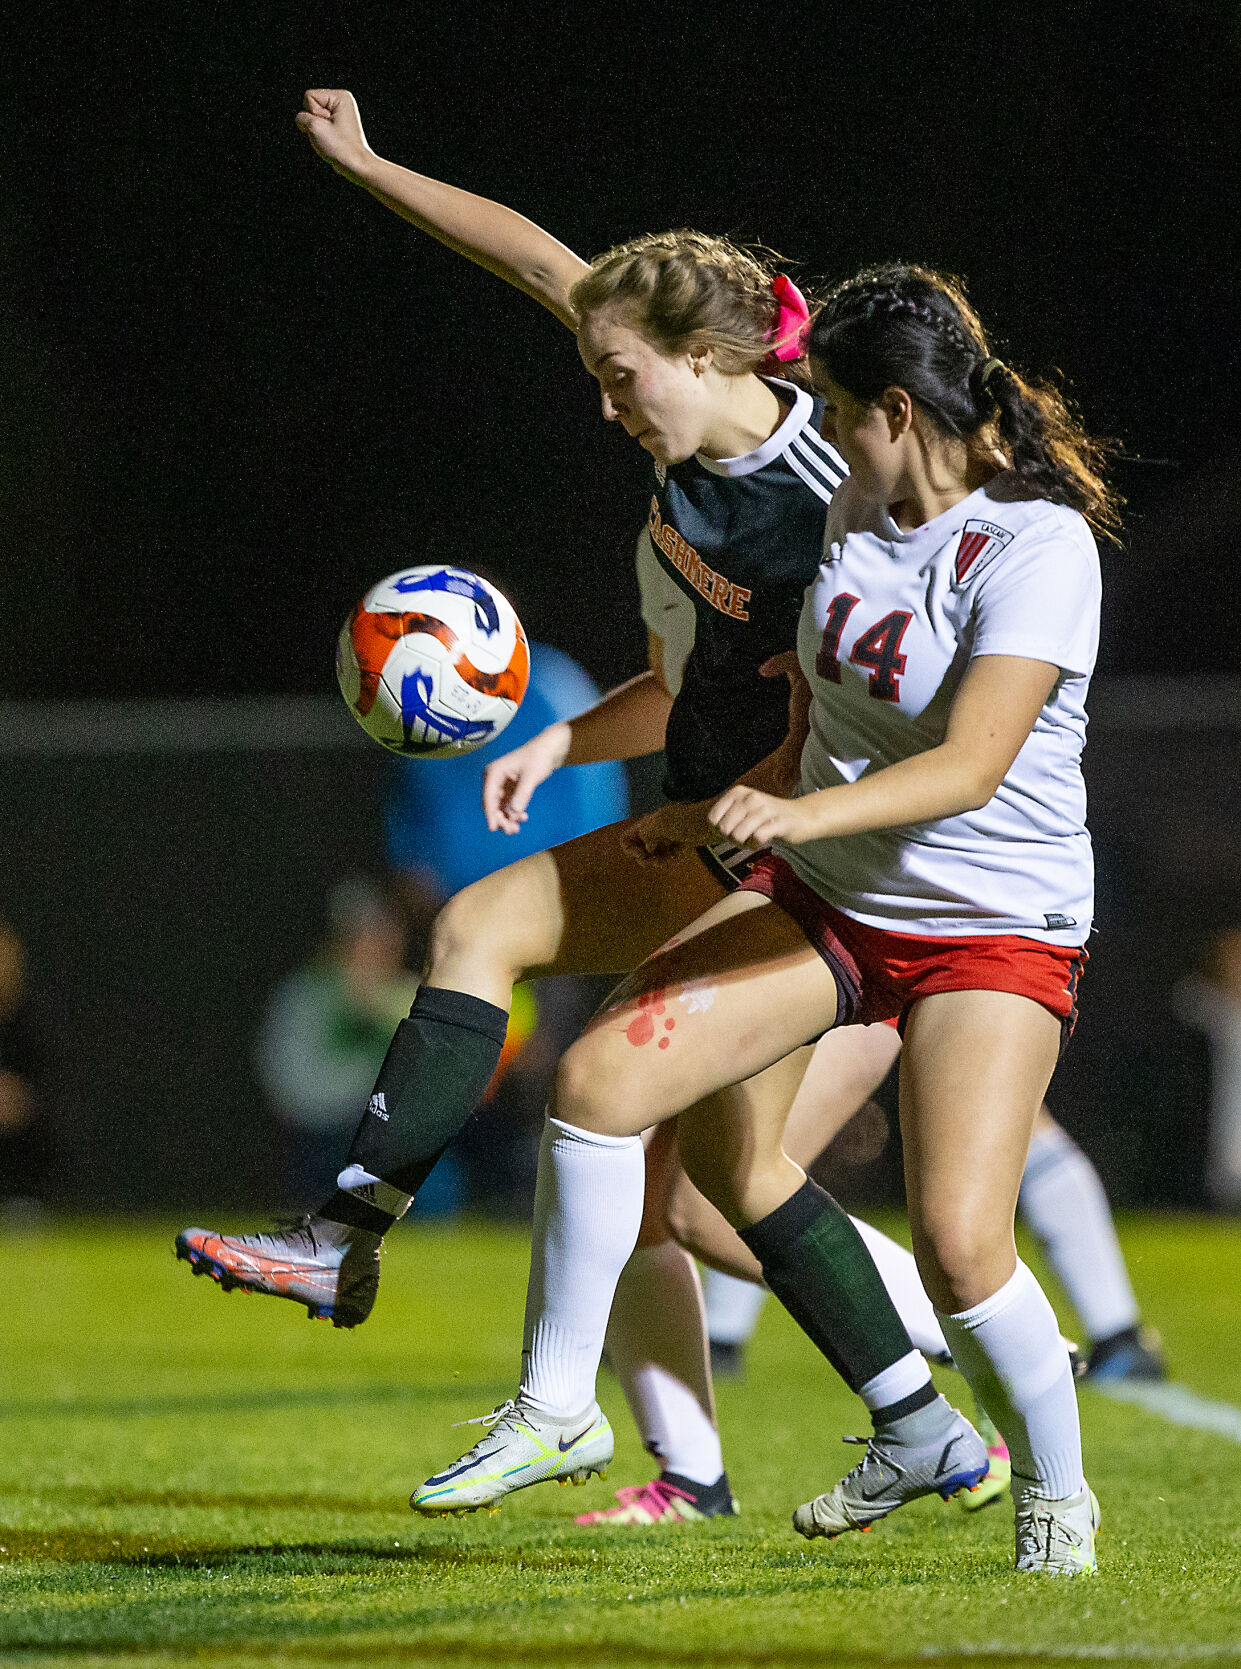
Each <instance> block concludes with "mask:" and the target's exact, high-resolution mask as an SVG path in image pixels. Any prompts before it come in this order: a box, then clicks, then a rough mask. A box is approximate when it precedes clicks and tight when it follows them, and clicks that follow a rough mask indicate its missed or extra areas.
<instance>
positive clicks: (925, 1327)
mask: <svg viewBox="0 0 1241 1669" xmlns="http://www.w3.org/2000/svg"><path fill="white" fill-rule="evenodd" d="M852 1222H853V1226H854V1228H855V1229H856V1230H857V1231H858V1233H859V1234H860V1235H861V1237H862V1239H863V1240H864V1241H865V1242H866V1250H867V1251H868V1252H869V1253H870V1255H871V1257H872V1258H874V1260H875V1268H876V1269H877V1270H878V1271H879V1274H880V1276H881V1278H882V1280H883V1284H884V1286H885V1287H887V1289H888V1297H889V1298H890V1299H891V1300H892V1302H893V1304H894V1305H895V1306H896V1313H897V1315H898V1316H900V1318H901V1320H902V1321H903V1322H904V1323H905V1331H906V1332H907V1333H908V1334H909V1338H910V1342H911V1343H912V1344H913V1345H914V1347H915V1348H916V1349H918V1350H920V1351H922V1352H923V1354H924V1355H926V1356H946V1355H947V1353H948V1343H947V1340H946V1339H945V1338H944V1334H943V1329H942V1328H941V1327H940V1325H939V1321H938V1320H937V1318H936V1315H935V1306H934V1304H932V1303H931V1300H930V1299H929V1298H928V1297H927V1295H926V1289H925V1288H924V1287H923V1285H922V1277H921V1275H919V1273H918V1265H917V1264H916V1263H915V1262H914V1255H913V1253H912V1252H907V1251H906V1250H905V1248H904V1247H903V1246H900V1245H898V1244H897V1242H896V1241H895V1240H891V1239H889V1237H888V1236H887V1235H886V1234H884V1233H883V1232H882V1231H881V1230H879V1229H877V1228H874V1227H873V1226H872V1225H871V1224H870V1223H864V1222H863V1221H862V1220H861V1218H860V1217H854V1218H853V1219H852Z"/></svg>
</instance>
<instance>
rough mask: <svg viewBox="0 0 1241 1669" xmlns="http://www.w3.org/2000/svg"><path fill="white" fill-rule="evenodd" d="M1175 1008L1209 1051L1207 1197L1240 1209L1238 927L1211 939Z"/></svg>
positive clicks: (1180, 991)
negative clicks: (1196, 1031)
mask: <svg viewBox="0 0 1241 1669" xmlns="http://www.w3.org/2000/svg"><path fill="white" fill-rule="evenodd" d="M1176 1006H1177V1010H1178V1013H1179V1015H1180V1018H1181V1019H1182V1020H1184V1021H1185V1022H1186V1023H1187V1024H1189V1025H1191V1026H1193V1027H1194V1028H1195V1029H1196V1030H1198V1031H1200V1032H1202V1033H1203V1034H1204V1036H1205V1037H1206V1039H1207V1043H1208V1045H1209V1048H1210V1056H1211V1096H1210V1134H1209V1139H1208V1149H1207V1168H1206V1178H1205V1181H1206V1191H1207V1197H1208V1198H1209V1199H1210V1200H1212V1201H1213V1202H1214V1203H1215V1204H1216V1205H1218V1206H1222V1207H1224V1208H1225V1209H1227V1210H1232V1211H1236V1210H1241V927H1225V928H1223V929H1222V930H1221V931H1220V932H1218V933H1216V934H1215V935H1214V937H1213V938H1212V939H1210V941H1209V942H1208V944H1207V948H1206V953H1205V955H1204V957H1203V960H1202V972H1201V973H1200V974H1198V975H1195V976H1194V977H1192V978H1190V979H1187V980H1184V981H1183V982H1182V983H1181V985H1180V986H1178V988H1177V993H1176Z"/></svg>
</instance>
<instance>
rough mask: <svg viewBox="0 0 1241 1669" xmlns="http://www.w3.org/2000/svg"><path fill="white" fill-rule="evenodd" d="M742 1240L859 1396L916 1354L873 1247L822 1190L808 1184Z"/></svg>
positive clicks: (804, 1328)
mask: <svg viewBox="0 0 1241 1669" xmlns="http://www.w3.org/2000/svg"><path fill="white" fill-rule="evenodd" d="M741 1238H742V1240H744V1241H745V1243H746V1245H747V1246H748V1247H749V1248H750V1250H751V1251H752V1252H753V1253H754V1255H755V1257H756V1258H757V1259H758V1261H759V1262H760V1263H761V1264H762V1266H763V1279H764V1280H765V1281H766V1282H767V1285H768V1286H769V1287H770V1288H771V1290H772V1291H773V1292H774V1293H775V1295H776V1297H777V1298H778V1299H779V1300H780V1302H781V1303H782V1304H783V1305H784V1307H785V1309H786V1310H787V1311H788V1312H789V1314H790V1315H791V1316H792V1318H793V1320H794V1321H795V1322H796V1323H797V1325H798V1326H799V1327H800V1328H801V1330H802V1332H803V1333H805V1334H806V1336H807V1338H808V1339H809V1340H810V1341H811V1343H812V1344H814V1345H816V1346H817V1347H818V1349H819V1350H821V1351H822V1352H823V1354H824V1356H826V1357H827V1359H828V1361H829V1362H830V1363H831V1364H832V1366H833V1367H834V1368H835V1370H836V1372H837V1373H838V1374H839V1375H840V1377H841V1378H842V1379H843V1380H844V1382H845V1384H846V1385H847V1386H848V1387H849V1389H850V1390H851V1391H858V1390H860V1389H861V1388H862V1386H863V1385H865V1384H866V1382H867V1381H868V1380H871V1379H873V1378H874V1377H875V1375H876V1374H877V1373H882V1372H883V1370H884V1368H890V1367H891V1366H892V1364H893V1363H894V1362H899V1361H900V1359H901V1357H902V1356H907V1355H908V1354H909V1352H910V1351H911V1350H912V1349H913V1345H912V1343H911V1342H910V1338H909V1334H908V1333H907V1332H906V1331H905V1324H904V1322H902V1320H901V1318H900V1316H899V1315H897V1313H896V1309H895V1306H894V1305H893V1303H892V1300H891V1299H890V1298H889V1297H888V1291H887V1288H886V1287H885V1286H884V1284H883V1281H882V1279H881V1278H880V1274H879V1271H878V1270H877V1269H876V1268H875V1263H874V1259H873V1258H872V1257H871V1255H870V1253H869V1252H868V1251H867V1250H866V1243H865V1241H864V1240H863V1239H862V1237H861V1235H860V1234H859V1233H858V1231H857V1230H856V1229H855V1228H854V1226H853V1224H852V1223H851V1222H850V1221H849V1219H848V1217H847V1216H846V1215H845V1213H844V1212H843V1211H842V1210H841V1209H840V1207H839V1206H838V1205H837V1204H836V1201H835V1200H834V1199H833V1198H832V1196H831V1195H830V1194H829V1193H826V1192H825V1191H824V1189H822V1188H820V1187H819V1185H818V1183H817V1182H811V1181H809V1180H807V1181H806V1182H804V1183H803V1184H802V1186H801V1187H800V1188H799V1189H798V1190H797V1192H796V1193H795V1194H794V1195H793V1196H792V1198H791V1199H787V1200H785V1202H784V1204H783V1205H780V1206H777V1207H776V1209H775V1210H774V1211H773V1212H771V1213H769V1215H768V1216H766V1217H761V1218H760V1219H759V1221H758V1222H757V1223H751V1224H750V1226H749V1228H745V1229H742V1230H741Z"/></svg>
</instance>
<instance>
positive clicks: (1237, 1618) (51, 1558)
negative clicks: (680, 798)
mask: <svg viewBox="0 0 1241 1669" xmlns="http://www.w3.org/2000/svg"><path fill="white" fill-rule="evenodd" d="M1125 1240H1126V1245H1127V1248H1128V1250H1129V1253H1130V1256H1131V1258H1132V1260H1133V1266H1134V1272H1135V1276H1136V1280H1137V1283H1138V1285H1139V1287H1140V1290H1141V1294H1142V1297H1143V1300H1144V1303H1145V1306H1146V1309H1147V1312H1148V1315H1149V1318H1150V1319H1151V1320H1152V1321H1154V1322H1155V1323H1157V1325H1159V1326H1160V1327H1161V1329H1162V1330H1163V1333H1164V1336H1165V1339H1166V1341H1167V1345H1168V1350H1169V1353H1170V1355H1171V1358H1172V1361H1173V1364H1174V1366H1175V1369H1176V1374H1177V1377H1178V1378H1179V1379H1182V1380H1184V1381H1185V1382H1187V1383H1188V1384H1190V1385H1192V1386H1194V1387H1195V1388H1196V1389H1197V1390H1199V1391H1201V1392H1203V1393H1205V1394H1208V1395H1212V1396H1216V1397H1221V1398H1227V1399H1230V1400H1233V1401H1237V1402H1241V1235H1239V1234H1238V1231H1237V1230H1236V1228H1235V1227H1229V1226H1228V1225H1224V1224H1210V1223H1199V1222H1194V1221H1188V1220H1175V1219H1162V1220H1159V1219H1141V1220H1134V1221H1131V1222H1130V1223H1128V1224H1127V1225H1126V1228H1125ZM170 1247H171V1232H170V1231H167V1230H165V1229H163V1228H160V1229H155V1228H152V1227H150V1226H147V1225H137V1226H98V1225H94V1224H78V1225H64V1226H60V1227H58V1228H56V1229H55V1230H53V1231H52V1232H49V1233H48V1234H46V1235H45V1236H43V1237H42V1238H25V1239H22V1238H15V1237H13V1236H12V1235H5V1236H0V1269H2V1271H3V1276H4V1282H5V1304H4V1319H3V1322H0V1363H2V1371H3V1379H2V1381H0V1664H5V1665H7V1664H16V1663H40V1664H49V1663H72V1664H74V1665H75V1666H77V1669H88V1666H90V1665H93V1664H105V1663H107V1664H113V1663H118V1662H120V1663H124V1664H126V1665H128V1666H132V1669H141V1666H143V1665H147V1664H150V1665H155V1664H159V1665H170V1664H184V1663H199V1662H202V1663H208V1664H217V1665H230V1666H231V1665H237V1666H242V1665H250V1664H254V1665H256V1666H257V1665H259V1664H262V1665H264V1666H267V1669H273V1666H274V1669H281V1666H284V1665H307V1664H330V1665H388V1664H402V1663H426V1664H432V1663H447V1664H461V1665H466V1664H474V1663H480V1664H482V1663H487V1664H492V1665H497V1666H511V1665H520V1666H526V1665H530V1666H538V1669H558V1666H562V1665H564V1666H568V1665H577V1664H583V1665H608V1664H613V1663H616V1664H622V1663H624V1664H668V1665H685V1666H688V1665H691V1664H698V1663H702V1662H708V1663H721V1664H728V1665H741V1666H746V1665H754V1666H756V1669H758V1666H761V1669H779V1666H785V1665H787V1666H790V1669H803V1666H804V1669H809V1666H811V1665H817V1664H832V1665H836V1664H842V1665H848V1664H859V1665H866V1664H883V1665H893V1664H903V1663H923V1662H926V1661H928V1660H929V1661H938V1662H945V1661H946V1662H951V1661H953V1659H954V1658H962V1659H966V1660H968V1661H970V1662H971V1663H976V1664H978V1663H984V1664H985V1663H988V1662H995V1663H1005V1664H1012V1663H1014V1662H1018V1663H1019V1662H1023V1661H1029V1662H1032V1663H1040V1664H1046V1663H1055V1662H1058V1661H1069V1662H1078V1661H1082V1660H1083V1659H1084V1660H1086V1661H1092V1660H1095V1659H1099V1660H1102V1661H1106V1662H1109V1663H1127V1662H1141V1663H1152V1662H1156V1663H1158V1662H1181V1661H1202V1662H1210V1663H1222V1662H1241V1445H1237V1444H1234V1443H1229V1442H1226V1441H1223V1440H1221V1439H1219V1438H1216V1437H1211V1436H1208V1435H1206V1434H1204V1433H1200V1432H1194V1431H1185V1430H1178V1429H1176V1428H1174V1427H1172V1426H1170V1425H1168V1424H1166V1423H1165V1422H1163V1421H1161V1420H1159V1419H1157V1418H1155V1417H1154V1416H1152V1415H1148V1414H1145V1413H1142V1412H1140V1411H1139V1410H1137V1409H1134V1408H1129V1407H1123V1406H1119V1405H1116V1404H1113V1403H1109V1402H1106V1401H1105V1400H1103V1399H1102V1398H1101V1397H1099V1396H1098V1395H1096V1394H1093V1393H1090V1392H1086V1393H1085V1394H1084V1395H1083V1399H1082V1407H1083V1418H1084V1423H1085V1431H1086V1440H1087V1461H1088V1466H1089V1471H1090V1476H1091V1479H1092V1482H1093V1483H1094V1485H1095V1488H1096V1490H1097V1492H1098V1494H1099V1495H1100V1497H1101V1498H1102V1502H1103V1508H1104V1513H1105V1533H1104V1535H1103V1536H1102V1538H1101V1546H1100V1565H1101V1569H1100V1572H1099V1574H1098V1576H1097V1577H1094V1578H1086V1579H1079V1580H1078V1581H1075V1582H1047V1581H1040V1580H1033V1579H1028V1578H1027V1579H1023V1580H1018V1579H1017V1578H1016V1577H1015V1576H1014V1574H1013V1573H1012V1571H1011V1569H1010V1564H1011V1559H1012V1519H1011V1510H1010V1508H1009V1507H1008V1506H1007V1505H1004V1506H1000V1507H995V1508H991V1509H988V1510H987V1511H986V1512H984V1513H982V1514H981V1515H979V1516H978V1517H977V1518H971V1517H967V1516H966V1515H965V1514H963V1513H962V1512H960V1510H959V1509H957V1508H952V1507H944V1506H941V1505H940V1504H939V1503H938V1502H932V1503H927V1502H922V1503H918V1504H917V1505H916V1506H914V1507H911V1508H908V1509H906V1510H905V1511H904V1512H903V1513H900V1514H898V1515H896V1516H895V1517H894V1518H893V1519H892V1520H891V1521H889V1523H887V1524H885V1525H883V1526H882V1527H880V1529H879V1530H878V1531H877V1532H876V1533H875V1534H873V1535H869V1536H865V1537H857V1536H855V1537H851V1538H845V1539H843V1540H841V1541H838V1542H836V1543H833V1544H830V1545H829V1544H826V1543H823V1542H818V1543H814V1544H808V1543H806V1542H803V1541H801V1540H800V1539H799V1538H798V1537H796V1536H795V1535H793V1533H792V1532H791V1530H790V1527H789V1513H790V1510H791V1508H792V1507H793V1506H795V1505H796V1504H797V1502H799V1501H801V1500H803V1499H805V1498H806V1497H807V1496H809V1495H811V1494H813V1493H815V1492H816V1491H818V1490H819V1489H822V1488H823V1487H824V1486H825V1485H826V1484H827V1483H829V1482H830V1481H832V1480H834V1479H835V1478H836V1477H837V1476H839V1475H840V1472H841V1471H842V1470H844V1469H845V1467H846V1466H848V1465H851V1464H852V1463H853V1461H854V1459H855V1458H856V1454H855V1452H853V1451H850V1450H846V1449H844V1448H842V1447H841V1446H840V1443H839V1438H840V1436H841V1435H842V1434H843V1433H844V1432H847V1431H851V1430H857V1429H858V1428H859V1414H858V1411H857V1408H856V1405H855V1404H854V1403H853V1402H852V1401H851V1399H850V1398H849V1397H848V1396H847V1394H846V1393H845V1392H844V1391H843V1390H842V1389H841V1388H840V1387H839V1386H838V1385H837V1384H835V1383H834V1382H833V1380H832V1378H831V1376H830V1374H829V1373H828V1372H827V1371H826V1370H825V1369H824V1368H823V1366H822V1365H821V1364H820V1363H819V1362H818V1360H817V1359H816V1358H815V1356H814V1355H813V1353H812V1352H811V1351H810V1349H809V1347H808V1346H807V1345H806V1344H805V1342H804V1341H803V1340H802V1338H801V1336H800V1335H799V1334H798V1333H797V1332H796V1330H795V1329H794V1328H793V1327H792V1325H791V1324H790V1323H788V1322H787V1320H786V1318H785V1317H784V1316H783V1314H781V1313H780V1312H778V1311H777V1310H776V1309H775V1307H774V1306H769V1308H768V1311H767V1313H766V1314H765V1316H764V1319H763V1323H762V1326H761V1328H760V1332H759V1335H758V1338H757V1340H756V1342H755V1345H754V1347H753V1351H752V1355H751V1363H750V1373H749V1377H748V1379H747V1381H746V1382H745V1383H744V1384H729V1385H725V1386H723V1387H722V1388H721V1392H720V1414H721V1421H722V1425H723V1430H724V1436H725V1447H726V1452H727V1455H728V1458H729V1462H730V1471H731V1475H732V1478H733V1483H734V1487H735V1489H736V1491H737V1494H738V1495H739V1497H740V1499H741V1502H742V1505H743V1508H744V1512H743V1516H742V1517H741V1518H739V1519H736V1520H733V1521H729V1522H727V1523H722V1524H721V1523H713V1524H710V1525H703V1526H697V1527H681V1528H678V1529H674V1530H670V1531H664V1532H659V1533H644V1532H635V1531H610V1532H602V1531H584V1530H578V1529H576V1528H575V1527H574V1526H573V1525H572V1523H571V1522H569V1515H570V1514H571V1513H572V1512H573V1511H583V1510H585V1509H586V1508H588V1507H591V1506H599V1505H603V1504H604V1503H605V1502H606V1500H607V1499H608V1492H609V1490H610V1488H612V1487H614V1486H615V1485H617V1484H622V1483H625V1482H630V1481H634V1480H637V1479H640V1478H642V1477H644V1476H646V1475H648V1467H647V1464H646V1462H645V1460H644V1457H643V1456H642V1454H641V1452H640V1450H639V1448H638V1444H637V1442H636V1439H635V1438H634V1436H633V1434H632V1431H631V1429H630V1426H629V1424H628V1421H627V1419H626V1418H625V1413H624V1408H623V1404H622V1401H621V1398H620V1396H619V1393H618V1391H617V1389H616V1386H615V1384H614V1383H613V1382H611V1381H610V1380H607V1379H606V1377H605V1379H604V1381H603V1385H602V1395H603V1398H604V1401H605V1403H606V1405H607V1406H608V1408H609V1410H610V1412H611V1413H612V1415H613V1422H614V1424H615V1425H616V1426H617V1429H618V1439H619V1443H618V1451H617V1460H616V1464H615V1467H614V1469H613V1471H612V1474H611V1476H610V1478H609V1480H608V1484H607V1485H603V1484H600V1483H599V1482H598V1481H594V1482H592V1483H591V1484H590V1486H588V1487H587V1488H585V1489H581V1490H560V1489H557V1488H555V1487H554V1486H551V1487H548V1486H544V1487H542V1488H537V1489H533V1490H529V1491H527V1492H525V1493H524V1494H520V1495H517V1496H515V1497H514V1498H512V1499H511V1500H510V1501H509V1502H507V1503H506V1505H505V1507H504V1510H503V1512H502V1513H501V1515H500V1516H499V1517H497V1518H489V1517H485V1516H484V1517H477V1518H466V1519H448V1520H442V1521H430V1522H425V1521H421V1520H416V1519H414V1518H413V1516H412V1515H411V1514H410V1512H409V1511H408V1508H407V1507H406V1505H405V1502H406V1499H407V1497H408V1495H409V1491H410V1489H411V1487H412V1486H413V1485H414V1484H416V1483H418V1482H419V1481H420V1480H421V1479H422V1477H423V1476H424V1475H425V1474H426V1473H428V1472H430V1471H432V1470H434V1469H436V1468H437V1467H439V1466H441V1465H443V1464H444V1463H445V1462H447V1461H448V1460H450V1459H452V1458H454V1457H455V1456H456V1455H457V1454H458V1453H460V1452H461V1450H462V1449H463V1448H465V1447H466V1446H468V1443H469V1442H470V1441H471V1440H472V1438H473V1437H474V1436H475V1435H476V1432H473V1431H464V1432H462V1431H454V1430H453V1429H452V1426H451V1422H452V1421H454V1420H462V1419H465V1418H466V1417H467V1416H470V1415H474V1414H479V1413H482V1412H484V1411H485V1410H486V1409H488V1408H490V1407H491V1406H492V1404H493V1403H494V1402H496V1401H498V1400H499V1399H500V1398H501V1397H503V1396H504V1395H506V1394H507V1393H508V1392H509V1391H510V1390H511V1388H512V1385H513V1376H514V1371H515V1366H516V1348H517V1345H518V1342H519V1328H520V1320H521V1308H522V1298H523V1289H524V1278H525V1260H526V1246H525V1239H524V1236H523V1235H522V1234H521V1233H518V1232H511V1231H499V1230H495V1229H478V1228H471V1229H464V1230H432V1229H414V1230H408V1231H404V1232H401V1233H398V1234H396V1235H394V1236H393V1237H392V1244H391V1249H390V1251H389V1252H388V1255H387V1257H386V1258H385V1265H384V1280H383V1286H382V1290H381V1293H380V1299H379V1303H378V1306H377V1308H376V1312H375V1315H374V1317H373V1318H372V1320H371V1321H370V1322H369V1323H368V1324H367V1326H366V1327H364V1328H362V1329H361V1330H360V1331H358V1332H356V1333H354V1334H345V1333H337V1332H334V1331H333V1330H332V1329H331V1328H329V1327H328V1326H326V1325H324V1324H321V1323H316V1324H311V1323H310V1322H308V1321H307V1319H306V1317H305V1315H304V1313H303V1312H301V1311H300V1310H298V1309H297V1308H295V1307H294V1306H293V1305H291V1304H285V1303H276V1302H273V1301H271V1300H268V1299H262V1298H254V1297H248V1296H240V1295H233V1296H231V1297H227V1298H226V1297H224V1296H222V1295H221V1293H220V1292H219V1291H218V1290H217V1289H216V1288H215V1287H214V1286H213V1285H211V1284H210V1283H209V1282H207V1281H203V1280H199V1281H195V1280H192V1279H191V1278H190V1275H189V1271H188V1269H187V1268H186V1266H185V1265H183V1264H175V1263H174V1262H173V1259H172V1257H171V1252H170ZM944 1383H945V1386H946V1387H947V1386H948V1385H949V1384H951V1383H954V1381H953V1376H952V1375H950V1374H949V1375H946V1376H945V1379H944ZM956 1383H959V1382H956Z"/></svg>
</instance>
